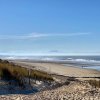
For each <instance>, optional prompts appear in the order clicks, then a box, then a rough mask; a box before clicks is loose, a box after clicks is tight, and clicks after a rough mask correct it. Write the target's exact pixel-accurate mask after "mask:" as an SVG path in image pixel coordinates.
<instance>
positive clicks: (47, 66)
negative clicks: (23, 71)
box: [12, 60, 100, 77]
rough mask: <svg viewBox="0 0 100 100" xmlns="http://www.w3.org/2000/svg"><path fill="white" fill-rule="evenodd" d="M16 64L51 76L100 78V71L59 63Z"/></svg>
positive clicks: (21, 62) (24, 62) (19, 62)
mask: <svg viewBox="0 0 100 100" xmlns="http://www.w3.org/2000/svg"><path fill="white" fill-rule="evenodd" d="M12 62H13V63H15V64H18V65H21V66H22V67H26V68H30V69H37V70H42V71H46V72H49V73H51V74H58V75H63V76H70V77H100V71H97V70H93V69H85V68H79V67H77V66H74V65H69V64H66V65H62V64H57V63H45V62H32V61H31V62H28V61H19V60H18V61H17V60H14V61H12Z"/></svg>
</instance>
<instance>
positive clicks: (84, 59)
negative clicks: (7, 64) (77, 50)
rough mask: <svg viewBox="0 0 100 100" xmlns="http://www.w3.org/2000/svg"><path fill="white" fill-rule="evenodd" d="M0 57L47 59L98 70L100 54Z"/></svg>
mask: <svg viewBox="0 0 100 100" xmlns="http://www.w3.org/2000/svg"><path fill="white" fill-rule="evenodd" d="M0 58H1V59H11V60H15V59H21V60H22V59H23V60H32V61H47V62H56V63H62V64H73V65H77V66H78V65H80V67H84V68H90V69H97V70H100V56H25V55H24V56H15V55H1V56H0Z"/></svg>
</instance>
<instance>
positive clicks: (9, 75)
mask: <svg viewBox="0 0 100 100" xmlns="http://www.w3.org/2000/svg"><path fill="white" fill-rule="evenodd" d="M0 78H1V79H5V80H13V79H14V80H17V81H20V82H22V80H23V79H24V78H33V79H35V80H42V81H53V78H52V77H51V76H50V75H49V74H48V73H46V72H42V71H38V70H31V71H30V74H29V71H28V69H26V68H23V67H21V66H19V65H15V64H13V63H10V62H8V61H7V60H1V59H0Z"/></svg>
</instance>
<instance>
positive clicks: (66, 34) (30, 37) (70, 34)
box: [0, 33, 90, 40]
mask: <svg viewBox="0 0 100 100" xmlns="http://www.w3.org/2000/svg"><path fill="white" fill-rule="evenodd" d="M89 34H90V33H47V34H46V33H31V34H27V35H16V36H15V35H13V36H8V35H5V36H0V40H4V39H5V40H6V39H19V40H23V39H36V38H44V37H59V36H65V37H74V36H83V35H89Z"/></svg>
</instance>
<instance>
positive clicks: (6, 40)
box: [0, 0, 100, 55]
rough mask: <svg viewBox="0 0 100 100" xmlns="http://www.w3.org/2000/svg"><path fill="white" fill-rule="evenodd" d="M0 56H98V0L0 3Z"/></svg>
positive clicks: (99, 1)
mask: <svg viewBox="0 0 100 100" xmlns="http://www.w3.org/2000/svg"><path fill="white" fill-rule="evenodd" d="M0 54H10V55H11V54H14V55H41V54H42V55H46V54H49V55H84V54H86V55H90V54H93V55H95V54H96V55H100V0H0Z"/></svg>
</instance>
